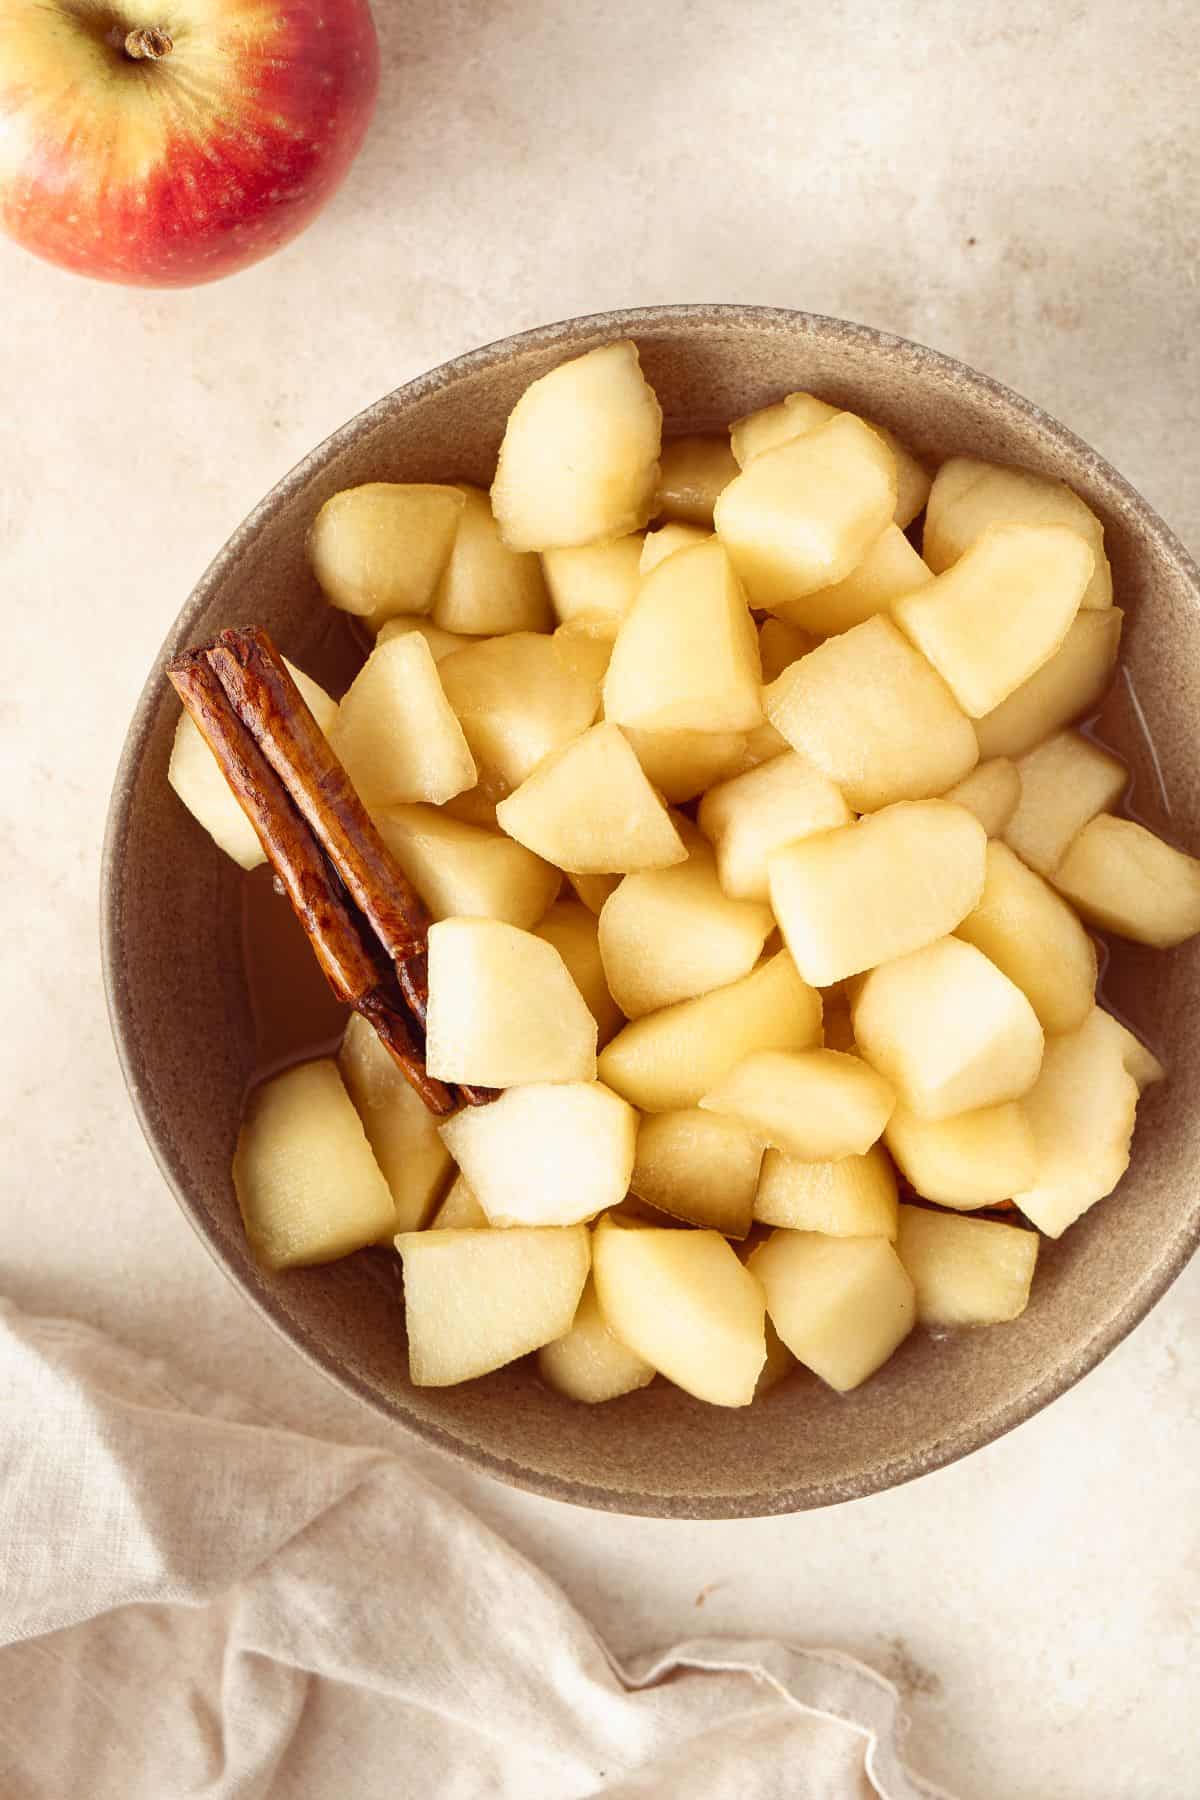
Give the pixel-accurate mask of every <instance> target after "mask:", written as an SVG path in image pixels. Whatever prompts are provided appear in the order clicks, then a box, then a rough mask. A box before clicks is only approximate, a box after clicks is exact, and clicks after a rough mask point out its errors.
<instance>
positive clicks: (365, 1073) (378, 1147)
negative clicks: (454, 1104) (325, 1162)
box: [338, 1013, 451, 1237]
mask: <svg viewBox="0 0 1200 1800" xmlns="http://www.w3.org/2000/svg"><path fill="white" fill-rule="evenodd" d="M338 1067H339V1069H340V1070H341V1075H342V1080H343V1081H344V1082H345V1084H346V1092H347V1093H348V1094H349V1096H350V1098H351V1100H352V1101H353V1102H354V1107H355V1110H356V1112H357V1113H358V1116H359V1118H360V1119H361V1120H362V1124H363V1130H364V1131H365V1132H366V1134H367V1142H368V1143H369V1144H370V1146H371V1150H372V1152H373V1154H374V1157H375V1161H376V1162H377V1163H378V1164H379V1167H380V1169H381V1170H382V1171H383V1178H384V1180H385V1181H386V1182H387V1184H388V1186H389V1187H390V1188H391V1190H392V1199H393V1201H394V1202H395V1214H394V1216H393V1218H392V1221H391V1223H390V1225H389V1226H388V1228H387V1230H386V1231H385V1233H384V1235H385V1236H386V1237H391V1236H393V1235H394V1233H395V1232H397V1231H419V1230H420V1229H421V1227H422V1225H424V1224H425V1223H426V1222H427V1221H428V1219H429V1215H430V1213H431V1212H432V1211H433V1206H434V1202H435V1201H436V1200H437V1198H438V1195H439V1194H440V1193H441V1192H442V1189H443V1188H444V1187H445V1186H446V1183H447V1181H448V1180H449V1179H450V1168H451V1164H450V1153H449V1151H448V1150H447V1149H446V1146H445V1145H444V1144H443V1142H442V1140H441V1138H440V1137H439V1136H438V1130H437V1120H436V1119H435V1118H434V1116H433V1114H432V1113H431V1112H430V1110H429V1108H428V1107H427V1106H426V1105H425V1103H424V1101H423V1100H422V1099H421V1098H420V1096H419V1095H418V1094H416V1093H414V1092H413V1089H412V1088H411V1087H410V1086H409V1084H408V1082H407V1081H406V1080H405V1079H404V1076H403V1075H402V1074H401V1073H400V1070H399V1068H398V1067H397V1065H396V1063H395V1062H394V1061H393V1059H392V1057H391V1056H390V1055H389V1053H388V1051H387V1050H386V1049H385V1048H384V1046H383V1044H382V1043H381V1041H380V1039H379V1036H378V1034H377V1033H376V1032H375V1031H374V1030H373V1029H372V1027H371V1026H370V1025H368V1023H367V1021H366V1020H365V1019H364V1018H362V1017H360V1015H359V1014H358V1013H351V1015H350V1022H349V1024H348V1025H347V1026H346V1035H345V1037H344V1038H343V1039H342V1047H341V1049H340V1050H339V1051H338Z"/></svg>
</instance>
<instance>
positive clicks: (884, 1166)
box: [754, 1144, 897, 1238]
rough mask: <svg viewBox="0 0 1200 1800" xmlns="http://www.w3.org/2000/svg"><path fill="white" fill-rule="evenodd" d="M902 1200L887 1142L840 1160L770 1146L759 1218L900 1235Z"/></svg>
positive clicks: (794, 1227)
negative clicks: (899, 1203) (824, 1159)
mask: <svg viewBox="0 0 1200 1800" xmlns="http://www.w3.org/2000/svg"><path fill="white" fill-rule="evenodd" d="M896 1204H897V1190H896V1172H895V1170H894V1169H893V1168H892V1165H891V1162H890V1161H889V1159H888V1157H887V1155H886V1153H885V1151H884V1149H883V1146H882V1145H881V1144H872V1146H871V1148H870V1149H869V1150H867V1151H866V1152H865V1153H864V1154H863V1155H861V1156H841V1157H839V1158H838V1159H837V1161H836V1162H802V1161H801V1160H800V1158H799V1157H796V1156H788V1155H786V1154H785V1153H784V1152H783V1151H782V1150H768V1151H767V1153H766V1155H765V1156H764V1157H763V1164H762V1173H761V1174H760V1176H759V1178H758V1191H757V1193H756V1194H755V1196H754V1217H755V1218H756V1219H758V1220H760V1221H761V1223H762V1224H764V1225H781V1226H785V1227H786V1228H787V1230H789V1231H820V1232H824V1233H825V1234H826V1235H827V1236H830V1237H885V1238H894V1237H895V1235H896Z"/></svg>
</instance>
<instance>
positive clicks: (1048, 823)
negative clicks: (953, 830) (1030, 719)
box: [984, 731, 1129, 875]
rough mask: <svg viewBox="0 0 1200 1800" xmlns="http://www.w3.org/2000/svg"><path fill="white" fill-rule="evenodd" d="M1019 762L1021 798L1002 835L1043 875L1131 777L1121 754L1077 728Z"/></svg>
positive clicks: (1048, 741) (1022, 859)
mask: <svg viewBox="0 0 1200 1800" xmlns="http://www.w3.org/2000/svg"><path fill="white" fill-rule="evenodd" d="M984 766H985V767H990V766H991V765H990V764H985V765H984ZM1014 767H1015V768H1016V769H1017V773H1018V779H1019V781H1020V804H1019V805H1018V806H1017V807H1016V808H1015V809H1014V811H1013V814H1012V817H1011V818H1010V819H1009V821H1008V824H1007V825H1006V826H1005V827H1004V831H1003V833H1002V835H1003V837H1004V841H1005V843H1006V844H1008V845H1009V846H1010V847H1011V848H1012V849H1013V850H1015V851H1016V853H1017V855H1018V856H1019V857H1020V858H1021V861H1022V862H1025V863H1028V864H1029V867H1030V868H1031V869H1036V870H1037V871H1038V873H1039V874H1041V875H1050V874H1052V873H1053V871H1054V870H1055V869H1056V868H1057V867H1058V865H1059V863H1060V862H1061V861H1062V859H1063V857H1064V856H1065V855H1066V853H1067V849H1068V846H1069V845H1070V842H1071V839H1072V838H1073V837H1075V836H1076V835H1077V833H1079V832H1080V831H1082V830H1083V828H1084V826H1085V825H1086V824H1087V823H1088V821H1089V819H1094V818H1095V817H1096V814H1097V813H1102V812H1107V811H1108V810H1109V808H1110V807H1112V806H1115V805H1116V803H1117V801H1118V800H1119V799H1120V797H1121V795H1122V794H1123V793H1124V791H1125V786H1126V783H1127V782H1128V780H1129V770H1128V769H1127V768H1126V767H1125V764H1124V763H1123V762H1122V761H1121V760H1120V758H1119V757H1116V756H1114V755H1113V754H1112V752H1111V751H1109V750H1103V749H1101V747H1100V745H1099V744H1094V743H1093V742H1092V741H1091V739H1090V738H1085V737H1084V736H1082V734H1081V733H1080V732H1078V731H1060V732H1058V733H1056V735H1055V736H1054V737H1051V738H1047V739H1046V741H1045V743H1044V744H1039V745H1038V747H1037V749H1036V750H1030V751H1027V752H1026V754H1025V755H1024V756H1023V757H1022V758H1021V760H1020V762H1019V763H1018V764H1015V765H1014Z"/></svg>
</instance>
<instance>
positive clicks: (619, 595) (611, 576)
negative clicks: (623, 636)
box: [542, 532, 643, 633]
mask: <svg viewBox="0 0 1200 1800" xmlns="http://www.w3.org/2000/svg"><path fill="white" fill-rule="evenodd" d="M642 542H643V540H642V535H641V533H640V532H631V533H630V535H629V536H628V537H621V538H614V539H613V540H612V542H611V543H607V544H581V545H577V546H574V547H572V548H570V549H566V550H547V551H545V552H544V553H543V555H542V567H543V569H544V570H545V572H546V586H547V587H548V588H549V590H550V598H551V600H552V601H553V602H554V610H555V612H556V613H557V614H558V617H559V618H560V619H561V620H563V621H564V622H566V621H567V620H569V619H582V620H584V621H586V622H589V623H593V624H603V625H605V626H607V627H608V628H610V629H611V630H612V631H613V632H614V633H615V631H616V629H617V627H618V626H619V625H620V623H621V620H622V619H623V618H624V617H625V615H626V613H627V612H628V611H629V609H630V607H631V606H632V605H633V602H634V599H635V597H636V595H637V591H638V583H639V581H640V580H641V573H640V564H641V555H642Z"/></svg>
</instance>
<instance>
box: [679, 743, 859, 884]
mask: <svg viewBox="0 0 1200 1800" xmlns="http://www.w3.org/2000/svg"><path fill="white" fill-rule="evenodd" d="M853 816H854V815H853V814H852V813H851V811H850V808H849V807H848V806H847V805H846V802H845V799H844V798H843V796H842V793H841V790H840V789H839V788H836V787H835V786H834V784H833V782H832V781H830V779H829V777H828V776H827V775H824V774H822V772H821V770H820V769H818V768H817V767H816V765H815V764H814V763H812V762H810V761H809V759H808V758H807V757H806V756H802V755H800V753H799V752H798V751H796V750H793V751H790V752H787V753H786V754H784V755H781V756H775V757H772V758H771V760H770V761H769V762H766V763H763V764H761V765H760V767H758V768H757V769H750V770H748V771H747V773H746V774H744V775H736V776H734V778H733V779H732V780H731V781H725V782H722V783H721V784H720V786H718V787H712V788H710V789H709V791H708V792H707V793H706V794H705V796H704V798H703V800H702V801H701V802H700V811H699V813H698V815H697V817H698V821H699V825H700V829H701V831H702V832H703V833H704V835H705V837H707V838H708V839H709V840H710V842H711V843H712V844H713V846H714V848H715V850H716V853H717V872H718V874H719V876H720V878H721V886H722V887H723V888H724V889H725V892H726V893H727V894H732V895H734V896H735V898H737V899H740V900H767V899H768V898H769V897H770V886H769V882H768V878H767V859H768V857H769V856H770V854H771V852H772V851H773V850H777V849H779V848H780V846H781V845H784V844H791V843H795V842H796V841H797V840H798V839H799V838H805V837H811V836H812V835H813V834H814V833H815V832H820V831H829V830H831V829H832V828H833V827H834V826H837V825H848V824H850V822H851V820H852V818H853Z"/></svg>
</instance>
